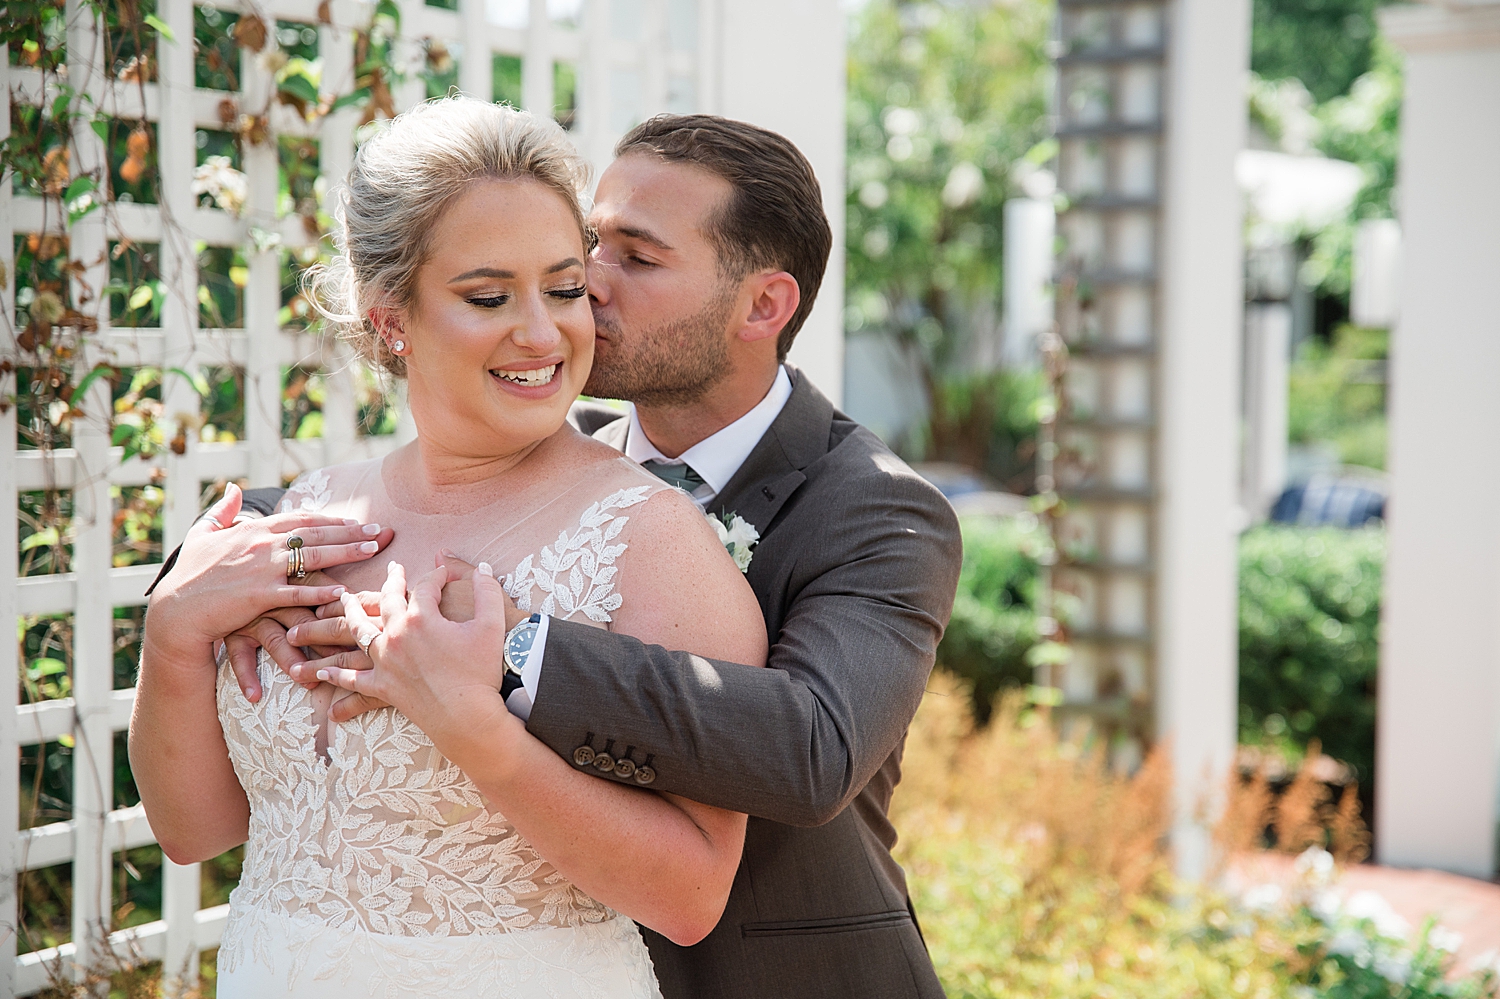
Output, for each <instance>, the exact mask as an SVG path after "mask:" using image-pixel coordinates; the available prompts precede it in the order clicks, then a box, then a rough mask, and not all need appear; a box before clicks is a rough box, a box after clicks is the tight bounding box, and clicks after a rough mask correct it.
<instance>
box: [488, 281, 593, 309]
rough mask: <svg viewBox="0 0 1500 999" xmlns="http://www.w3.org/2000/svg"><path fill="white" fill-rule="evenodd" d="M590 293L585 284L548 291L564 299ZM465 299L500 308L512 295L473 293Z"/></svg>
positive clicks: (490, 307)
mask: <svg viewBox="0 0 1500 999" xmlns="http://www.w3.org/2000/svg"><path fill="white" fill-rule="evenodd" d="M588 293H589V290H588V288H586V287H584V286H583V285H579V286H578V287H576V288H557V289H554V290H552V291H549V292H547V294H548V295H551V296H552V297H553V298H561V299H564V300H572V299H575V298H582V297H583V296H585V295H587V294H588ZM465 301H466V302H468V303H469V304H470V305H473V306H477V307H478V308H481V309H498V308H500V306H502V305H504V304H505V303H506V302H509V301H510V296H509V295H473V296H471V297H469V298H467V299H465Z"/></svg>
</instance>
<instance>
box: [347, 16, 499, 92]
mask: <svg viewBox="0 0 1500 999" xmlns="http://www.w3.org/2000/svg"><path fill="white" fill-rule="evenodd" d="M458 13H459V16H460V17H461V18H463V26H464V40H463V52H462V53H461V57H460V58H459V60H458V87H459V89H460V90H462V91H463V92H464V93H466V94H468V95H469V96H470V97H478V98H479V99H480V100H482V101H488V100H493V99H494V87H495V76H494V67H493V59H494V56H493V55H492V54H491V53H490V28H489V23H488V22H487V21H486V20H485V16H484V0H459V4H458ZM324 72H325V73H326V72H327V70H324Z"/></svg>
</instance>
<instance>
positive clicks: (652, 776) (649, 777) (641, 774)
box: [635, 767, 656, 785]
mask: <svg viewBox="0 0 1500 999" xmlns="http://www.w3.org/2000/svg"><path fill="white" fill-rule="evenodd" d="M654 780H656V771H655V770H652V769H651V768H650V767H636V768H635V782H636V783H637V784H643V785H644V784H649V783H651V782H652V781H654Z"/></svg>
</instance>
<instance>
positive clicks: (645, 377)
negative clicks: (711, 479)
mask: <svg viewBox="0 0 1500 999" xmlns="http://www.w3.org/2000/svg"><path fill="white" fill-rule="evenodd" d="M731 193H732V190H731V188H730V186H729V182H728V181H726V180H724V179H723V178H722V177H719V176H717V175H715V174H713V173H710V172H709V171H707V170H704V169H702V168H700V167H697V166H693V165H691V164H685V163H669V162H667V161H665V160H661V159H658V158H656V157H655V156H650V155H646V154H643V153H631V154H627V155H625V156H622V157H621V158H620V159H618V160H616V161H615V162H614V163H613V164H612V165H611V166H610V167H609V169H607V170H605V171H604V174H603V176H601V177H600V178H599V189H598V192H597V194H596V195H595V200H594V212H593V215H592V216H591V221H592V222H593V224H594V226H595V228H597V229H598V232H599V246H598V248H597V249H596V250H595V251H594V253H593V255H592V257H591V258H590V260H589V268H588V282H589V298H590V300H591V301H592V304H593V307H594V326H595V340H594V368H593V372H592V373H591V374H590V376H589V381H588V384H587V385H586V386H585V388H584V391H585V392H586V393H588V394H589V395H593V396H599V397H602V398H608V399H629V400H631V401H633V402H636V403H640V404H643V405H690V404H692V403H694V402H696V401H697V400H699V399H701V398H702V397H703V396H704V395H705V394H707V393H708V392H709V391H710V390H711V389H712V388H713V387H714V386H715V385H717V384H718V383H719V382H720V381H721V380H723V379H724V378H726V377H728V376H729V375H730V374H731V373H732V371H733V370H734V364H733V362H732V359H731V357H730V343H731V341H732V339H733V334H732V330H733V329H734V327H735V322H734V320H735V318H736V316H737V313H738V312H739V311H740V310H741V309H742V307H743V308H745V309H748V303H744V304H743V306H742V303H741V302H740V297H741V296H740V285H741V283H742V281H741V280H740V279H738V278H735V277H734V276H732V275H726V274H725V273H724V272H723V269H722V268H721V266H720V257H719V253H718V251H717V249H716V248H715V247H714V245H713V244H712V243H711V242H710V241H709V239H708V237H707V236H706V235H705V234H704V229H705V226H706V225H707V224H708V223H709V222H710V221H711V220H712V219H713V218H714V216H715V213H716V212H718V211H720V210H721V208H722V207H723V205H724V204H725V203H726V201H727V200H728V198H729V197H730V195H731Z"/></svg>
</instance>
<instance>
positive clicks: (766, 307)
mask: <svg viewBox="0 0 1500 999" xmlns="http://www.w3.org/2000/svg"><path fill="white" fill-rule="evenodd" d="M744 290H745V292H746V293H748V296H749V311H748V313H747V314H746V316H745V320H744V322H743V323H741V325H740V329H739V333H738V337H739V339H740V340H742V341H744V342H745V343H754V342H756V341H758V340H775V339H776V338H777V337H779V336H781V331H782V329H783V328H785V326H786V324H787V323H789V322H791V321H792V316H794V315H796V314H797V306H798V304H799V303H800V302H801V301H802V291H801V289H800V288H799V287H798V286H797V279H796V278H794V277H792V276H791V275H790V274H788V273H787V272H786V271H765V272H763V273H759V274H752V275H750V276H749V277H748V278H746V279H745V284H744Z"/></svg>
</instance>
